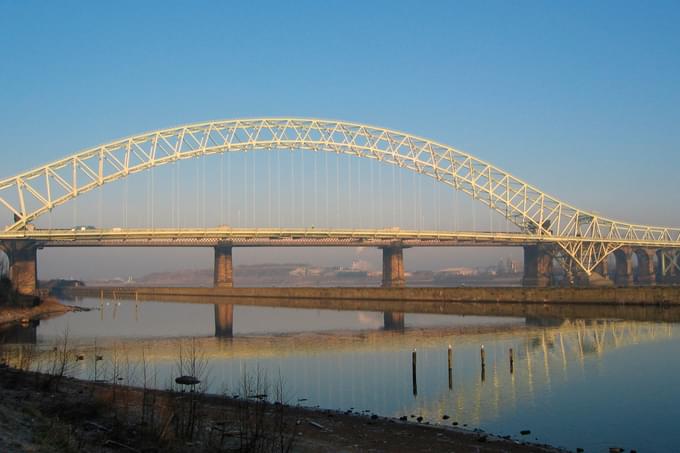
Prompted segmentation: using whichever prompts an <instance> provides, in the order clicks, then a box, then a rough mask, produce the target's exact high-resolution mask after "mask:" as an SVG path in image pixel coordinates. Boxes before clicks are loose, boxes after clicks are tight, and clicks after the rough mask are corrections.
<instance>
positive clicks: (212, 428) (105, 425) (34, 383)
mask: <svg viewBox="0 0 680 453" xmlns="http://www.w3.org/2000/svg"><path fill="white" fill-rule="evenodd" d="M57 388H58V391H57V390H56V389H57ZM0 389H1V390H2V395H3V397H2V398H0V451H6V452H15V451H16V452H19V451H99V452H109V451H110V452H113V451H132V452H141V451H148V452H151V451H169V452H173V451H177V452H179V451H182V452H199V451H201V452H202V451H273V450H274V449H276V450H277V451H295V452H326V451H328V452H330V451H333V452H343V451H344V452H352V451H375V452H380V451H384V452H390V451H400V452H427V451H476V452H558V451H561V450H559V449H556V448H552V447H548V446H540V445H533V444H528V443H522V442H520V441H516V440H509V439H504V438H498V437H495V436H492V435H489V434H486V433H483V432H474V431H467V430H463V429H459V428H456V427H454V426H450V427H438V426H437V427H435V426H429V425H423V424H419V423H418V422H417V421H416V419H415V418H411V417H409V419H408V420H409V421H401V420H395V419H387V418H383V417H378V416H376V415H370V414H366V415H352V414H347V413H338V412H335V411H327V410H320V409H306V408H302V407H297V406H288V405H281V404H276V405H273V404H267V403H263V402H262V401H260V400H257V399H251V400H248V401H243V400H239V399H233V398H224V397H217V396H207V395H198V394H194V393H183V392H169V391H152V390H144V389H140V388H134V387H127V386H123V385H111V384H104V383H92V382H86V381H79V380H75V379H70V378H63V379H60V380H55V377H54V376H47V375H41V374H36V373H29V372H22V371H18V370H14V369H8V368H4V369H0ZM447 423H448V421H447ZM451 423H454V422H451ZM190 424H191V426H190ZM190 431H191V432H190ZM517 437H530V436H528V435H525V436H521V435H520V433H518V436H517ZM244 441H246V443H248V442H249V444H248V445H246V444H244ZM281 446H283V448H280V447H281ZM269 447H272V448H269ZM288 447H291V448H290V449H288Z"/></svg>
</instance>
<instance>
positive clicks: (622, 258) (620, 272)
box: [614, 246, 633, 286]
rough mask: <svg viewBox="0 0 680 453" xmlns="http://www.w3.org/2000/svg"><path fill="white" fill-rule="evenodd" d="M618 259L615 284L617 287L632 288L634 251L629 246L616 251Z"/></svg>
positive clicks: (615, 254)
mask: <svg viewBox="0 0 680 453" xmlns="http://www.w3.org/2000/svg"><path fill="white" fill-rule="evenodd" d="M614 258H616V274H615V275H614V284H615V285H616V286H631V285H632V284H633V249H632V248H631V247H628V246H624V247H621V248H619V249H617V250H615V251H614Z"/></svg>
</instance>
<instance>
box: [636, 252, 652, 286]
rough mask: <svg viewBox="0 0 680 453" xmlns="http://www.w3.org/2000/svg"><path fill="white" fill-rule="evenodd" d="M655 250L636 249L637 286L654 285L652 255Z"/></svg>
mask: <svg viewBox="0 0 680 453" xmlns="http://www.w3.org/2000/svg"><path fill="white" fill-rule="evenodd" d="M655 254H656V250H653V249H636V250H635V256H637V261H638V274H637V283H638V285H646V286H649V285H655V284H656V269H655V268H654V255H655Z"/></svg>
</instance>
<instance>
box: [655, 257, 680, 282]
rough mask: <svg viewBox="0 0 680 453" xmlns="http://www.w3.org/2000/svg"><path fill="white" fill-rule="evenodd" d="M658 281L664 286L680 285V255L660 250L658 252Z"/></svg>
mask: <svg viewBox="0 0 680 453" xmlns="http://www.w3.org/2000/svg"><path fill="white" fill-rule="evenodd" d="M656 257H657V266H656V281H657V283H661V284H664V285H672V284H676V283H680V253H679V252H676V251H675V250H669V249H660V250H657V252H656Z"/></svg>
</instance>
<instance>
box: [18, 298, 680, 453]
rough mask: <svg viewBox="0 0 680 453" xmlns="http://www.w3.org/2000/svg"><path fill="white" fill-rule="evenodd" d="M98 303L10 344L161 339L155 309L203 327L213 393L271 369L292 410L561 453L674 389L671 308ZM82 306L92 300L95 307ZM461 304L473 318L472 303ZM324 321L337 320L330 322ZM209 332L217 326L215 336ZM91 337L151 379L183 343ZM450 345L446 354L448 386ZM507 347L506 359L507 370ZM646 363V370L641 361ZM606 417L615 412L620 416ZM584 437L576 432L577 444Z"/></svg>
mask: <svg viewBox="0 0 680 453" xmlns="http://www.w3.org/2000/svg"><path fill="white" fill-rule="evenodd" d="M108 302H109V305H106V302H104V304H103V307H104V310H103V311H102V312H101V313H97V312H90V313H74V314H70V315H67V317H69V316H70V319H69V320H66V319H65V318H67V317H64V318H57V319H54V320H48V321H43V322H41V323H40V325H39V326H32V327H29V328H28V330H27V331H24V333H19V334H17V332H13V333H11V334H10V335H9V338H7V339H8V340H9V341H10V342H23V341H27V342H31V343H35V342H36V341H37V343H38V345H39V346H41V348H42V349H44V350H46V351H48V350H49V347H50V346H51V345H52V342H51V340H52V339H53V338H54V335H53V336H52V338H50V331H52V332H55V333H57V332H58V330H57V326H63V325H65V323H67V322H70V329H71V334H72V335H73V337H74V344H75V345H76V347H77V348H78V350H79V351H82V353H83V354H84V355H85V356H86V357H89V356H90V355H92V344H93V340H94V337H97V335H92V334H91V333H87V334H86V335H80V336H79V335H78V329H79V325H78V323H76V322H75V320H76V319H77V317H78V316H84V317H86V318H87V322H88V323H89V324H91V323H94V324H95V327H93V328H96V324H97V323H100V326H105V325H109V326H110V325H117V324H125V325H126V327H125V328H127V325H128V324H130V323H133V324H134V320H135V319H137V323H136V324H137V326H138V327H137V329H138V330H144V329H147V328H148V326H149V324H148V323H149V322H150V321H151V320H154V321H158V322H160V323H161V324H159V325H162V327H163V328H164V329H165V330H164V332H167V331H168V325H167V318H163V317H164V316H166V315H165V313H168V312H173V316H175V317H180V319H181V320H182V323H184V324H191V323H189V322H188V320H189V317H190V316H195V318H194V321H197V320H199V319H201V320H202V322H203V329H202V331H201V332H203V333H202V334H201V335H200V336H197V338H196V341H197V344H198V346H199V348H200V350H201V351H202V353H203V354H205V358H206V359H207V360H208V361H209V363H210V369H211V372H210V373H211V374H210V378H209V379H208V380H209V381H210V383H211V387H210V388H209V389H208V390H209V391H212V392H222V391H224V389H225V388H227V389H230V392H233V393H238V388H239V383H240V382H241V380H242V377H243V373H244V372H246V371H247V370H250V372H253V371H254V370H257V369H260V370H263V372H266V373H267V374H268V376H270V377H271V376H278V375H279V373H280V375H281V376H282V377H283V379H284V380H285V384H286V388H287V393H288V397H289V399H290V400H291V401H292V402H295V401H297V399H306V402H305V403H304V404H310V405H317V404H318V405H320V406H321V407H327V408H332V409H336V408H338V409H349V408H355V410H359V409H362V410H363V409H370V410H372V411H375V412H376V413H379V414H382V415H386V416H401V415H410V414H417V415H421V416H423V417H424V419H425V420H429V421H432V422H441V421H442V418H443V416H444V415H449V416H450V417H451V419H450V421H453V420H455V421H457V422H459V423H460V424H463V423H467V424H469V425H470V426H479V427H482V428H485V429H489V430H491V431H493V432H497V433H500V434H505V433H517V432H519V430H520V429H527V428H530V429H531V430H532V433H535V434H536V435H537V436H538V437H539V439H541V440H545V441H551V442H554V443H558V444H560V445H565V446H569V447H570V448H575V447H576V446H582V445H587V443H585V444H582V445H574V444H571V443H570V442H571V441H570V440H569V439H566V440H565V439H564V438H562V437H559V436H560V435H562V434H560V433H561V431H560V430H559V429H558V426H559V424H560V423H562V422H563V423H564V424H565V426H571V427H572V428H570V429H573V430H576V431H578V432H579V434H582V433H587V432H588V430H591V429H592V427H590V425H589V424H594V426H597V423H598V422H596V421H593V419H594V418H596V417H599V420H604V419H607V420H612V421H611V423H615V422H616V420H618V422H616V423H624V424H625V423H628V422H629V419H625V417H626V416H628V417H630V423H633V422H634V418H635V413H641V411H650V410H651V411H652V413H654V411H655V410H658V407H669V406H668V405H669V404H671V405H673V404H676V403H678V404H680V395H678V392H677V390H673V389H672V388H670V389H669V388H666V389H665V390H663V392H662V393H663V398H664V400H665V401H667V402H668V404H666V405H665V406H664V405H661V406H658V405H656V406H654V404H656V403H655V401H657V400H656V399H655V398H656V397H657V393H659V391H660V390H659V389H660V387H659V386H658V385H657V384H655V383H656V382H663V381H664V377H665V374H666V372H665V371H663V370H664V369H666V368H664V366H665V365H664V364H666V365H668V361H667V359H668V357H669V354H672V348H677V346H678V335H677V334H678V332H679V330H678V329H679V328H678V324H676V323H672V322H666V321H668V320H675V321H677V319H678V313H677V310H673V309H666V310H661V311H658V312H657V311H654V310H652V311H643V312H641V311H639V310H638V309H637V308H634V309H633V308H632V309H631V310H628V311H626V310H624V309H622V308H621V307H615V308H614V307H613V308H611V309H604V308H603V307H600V308H599V310H600V311H597V312H595V311H589V310H588V309H586V310H584V311H583V313H584V314H583V317H584V318H590V319H584V318H581V319H579V318H578V317H577V316H575V313H577V311H574V310H577V308H573V307H572V308H571V309H569V308H568V307H561V308H560V309H559V310H561V312H555V311H551V312H550V313H549V314H550V315H551V316H543V315H540V314H539V312H538V308H536V307H532V308H530V307H528V306H523V307H521V308H520V307H518V308H516V310H515V312H514V313H512V314H511V313H508V312H504V314H505V316H503V317H499V316H496V317H488V316H487V317H483V316H476V315H474V314H473V313H470V312H469V311H468V312H466V314H467V316H457V315H433V314H427V313H412V312H410V311H408V312H405V311H403V310H406V308H408V305H406V306H405V305H404V304H402V305H401V310H402V311H399V310H397V309H396V308H397V306H392V307H387V306H386V307H383V309H382V310H381V311H379V312H368V311H365V312H362V311H350V310H347V311H344V313H343V311H333V310H319V309H312V310H301V309H299V308H287V307H273V308H272V307H260V306H246V305H241V304H214V303H209V304H205V303H203V304H178V303H167V302H148V301H136V302H135V301H127V302H126V301H115V302H114V301H108ZM81 303H83V304H86V305H87V304H91V305H93V306H97V305H98V304H99V302H98V301H96V300H93V299H86V300H84V301H82V302H81ZM306 303H311V302H310V301H307V302H306ZM211 305H212V306H211ZM445 306H447V304H442V305H438V306H434V305H428V307H429V308H427V310H431V312H432V313H436V312H437V311H438V310H445V308H444V307H445ZM335 308H338V307H335ZM388 308H389V310H388ZM421 308H422V307H421ZM465 309H466V310H470V309H471V306H466V307H465ZM506 309H507V308H503V310H506ZM555 309H556V308H555V307H551V310H555ZM173 310H174V311H173ZM338 310H339V309H338ZM479 310H481V308H479ZM485 310H486V314H487V315H488V314H491V313H490V311H489V310H490V308H489V307H488V306H487V307H486V308H485ZM593 310H594V309H593ZM522 312H524V315H522V314H521V313H522ZM561 314H562V315H563V314H569V315H570V317H568V318H567V317H562V316H560V315H561ZM591 314H592V315H593V316H592V317H590V315H591ZM114 315H115V316H116V320H114V319H113V317H114ZM199 315H200V316H199ZM614 315H616V316H614ZM264 317H268V319H269V320H270V321H271V320H274V321H273V322H274V323H282V324H283V323H289V324H293V323H292V321H291V320H298V321H299V322H298V323H297V324H295V325H294V329H292V330H285V329H280V330H271V325H272V324H270V325H267V326H265V327H261V328H259V330H258V329H257V328H254V326H255V327H257V326H260V325H261V324H260V320H261V319H263V318H264ZM626 317H627V318H629V319H625V318H626ZM86 318H82V319H86ZM156 318H161V319H156ZM315 319H316V320H317V324H316V325H315V324H314V322H313V321H314V320H315ZM329 319H335V320H336V321H337V320H341V321H337V322H335V323H332V322H329V321H328V320H329ZM645 319H647V320H645ZM650 320H651V321H650ZM163 323H166V324H163ZM238 323H241V324H240V325H241V328H240V329H239V328H238V327H237V324H238ZM209 325H214V335H213V333H212V332H211V331H212V326H210V327H208V326H209ZM299 326H302V327H299ZM206 327H207V329H206ZM36 328H37V334H36ZM324 329H325V330H324ZM96 331H97V332H104V331H106V332H108V333H109V335H112V338H109V339H108V340H107V339H106V338H102V337H101V336H98V337H97V338H98V348H99V351H100V353H101V354H102V355H103V356H104V362H105V363H106V362H107V361H110V360H111V358H112V357H113V356H114V355H115V354H118V355H119V356H120V354H121V350H123V351H125V352H124V354H125V356H126V357H127V358H129V360H130V361H131V362H133V363H141V360H142V353H144V358H145V360H146V361H147V363H149V364H151V365H152V366H153V367H154V369H155V370H156V372H157V373H158V376H159V380H158V382H164V381H165V380H166V378H169V377H170V376H172V374H173V369H174V366H175V365H174V364H175V361H176V355H177V345H178V342H181V341H186V338H187V337H186V334H185V333H184V331H183V330H179V331H178V332H180V333H179V334H175V335H182V336H184V339H182V338H178V337H175V338H168V337H167V333H165V334H164V335H166V336H164V337H163V336H160V335H157V334H154V335H156V336H155V337H146V338H144V337H140V336H134V334H133V335H130V336H129V337H125V336H119V337H115V335H113V334H111V332H113V331H112V330H106V329H104V328H102V327H99V328H97V329H96ZM239 331H240V332H239ZM90 332H91V331H90ZM145 333H147V332H145ZM99 335H103V334H101V333H100V334H99ZM224 338H229V339H230V340H229V341H224ZM449 344H451V345H452V346H453V364H452V365H453V366H452V379H451V385H450V386H449V376H448V367H447V347H448V345H449ZM482 344H483V345H484V347H485V354H486V367H485V373H484V380H482V379H481V364H480V352H479V351H480V346H481V345H482ZM5 347H7V346H5ZM414 348H417V351H418V361H417V365H418V368H417V373H418V374H417V379H418V393H417V396H414V395H413V392H412V388H411V386H412V382H411V352H412V350H413V349H414ZM510 348H512V349H513V355H514V357H513V358H514V363H513V368H512V369H511V367H510V356H509V350H510ZM669 348H671V349H670V352H669ZM650 351H651V352H650ZM650 360H652V361H656V362H654V363H652V364H650V363H649V361H650ZM640 364H644V365H640ZM655 364H656V365H655ZM639 366H644V367H645V372H644V373H642V374H640V373H638V372H637V370H636V369H637V367H639ZM78 367H79V368H78V369H77V375H79V376H81V377H85V378H88V377H90V376H91V375H92V370H91V361H88V360H84V361H82V362H78ZM629 374H635V375H636V376H637V377H638V379H642V380H641V381H640V380H638V381H636V382H637V384H636V390H635V391H636V394H638V395H639V396H640V397H639V398H637V399H636V402H635V404H638V405H642V407H640V408H639V411H640V412H636V411H634V410H632V409H631V411H628V412H627V411H626V410H621V411H617V413H615V414H614V413H612V411H611V410H610V408H611V407H614V405H617V404H622V401H621V400H620V398H619V396H620V395H618V394H617V393H616V392H613V391H612V389H611V386H613V385H619V386H620V385H621V379H626V376H627V375H629ZM640 376H642V377H640ZM645 376H648V378H644V377H645ZM643 378H644V379H643ZM617 383H618V384H617ZM638 384H639V387H640V388H638ZM617 395H618V396H617ZM608 398H613V399H608ZM546 408H549V411H550V413H554V414H559V417H560V422H559V423H558V422H557V420H556V419H555V418H554V417H553V416H552V415H549V414H546V412H545V411H546V410H548V409H546ZM626 414H627V415H626ZM551 417H552V421H551ZM555 417H557V415H555ZM617 417H623V419H622V420H623V421H622V420H619V419H618V418H617ZM614 419H616V420H614ZM654 423H655V425H661V427H660V428H659V429H660V430H662V431H663V423H664V422H663V421H661V422H659V421H658V419H655V422H654ZM551 430H552V431H551ZM563 431H565V432H568V431H569V430H563ZM624 434H626V435H627V433H624ZM594 435H595V434H593V436H594ZM631 435H633V434H631ZM551 436H557V437H551ZM586 437H587V436H586V434H583V435H581V436H580V437H578V438H586Z"/></svg>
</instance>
